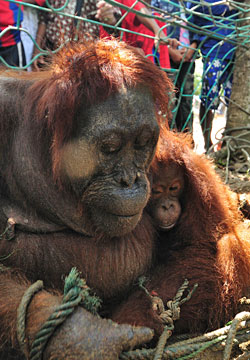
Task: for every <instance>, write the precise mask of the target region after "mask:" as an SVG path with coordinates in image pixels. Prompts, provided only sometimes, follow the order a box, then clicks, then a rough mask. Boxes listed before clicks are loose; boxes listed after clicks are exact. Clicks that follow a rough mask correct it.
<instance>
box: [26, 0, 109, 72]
mask: <svg viewBox="0 0 250 360" xmlns="http://www.w3.org/2000/svg"><path fill="white" fill-rule="evenodd" d="M103 2H104V5H103V6H102V7H101V9H100V11H99V12H98V14H97V6H98V2H96V0H70V1H69V2H68V4H67V5H66V6H65V8H63V9H62V12H64V13H67V14H71V15H77V16H81V17H84V18H88V19H91V20H95V21H98V20H99V19H98V17H99V15H100V16H101V15H102V14H103V12H105V17H112V16H113V13H114V8H113V7H110V6H109V4H107V3H106V2H105V1H103ZM50 5H51V7H53V8H55V9H57V8H61V7H62V6H63V5H65V0H50ZM104 22H105V21H104ZM76 29H77V30H76ZM99 29H100V26H99V24H95V23H90V22H87V21H81V20H79V22H78V21H77V20H76V19H74V18H71V17H67V16H63V15H59V14H57V13H56V12H44V11H40V12H39V23H38V30H37V36H36V42H37V45H38V46H39V47H40V48H42V49H46V50H55V49H56V48H58V47H59V46H60V44H61V43H63V42H64V41H67V40H69V39H71V38H72V34H75V33H76V32H79V34H85V35H86V37H88V36H91V37H96V38H98V37H99ZM39 52H40V51H39V49H38V48H37V47H35V49H34V52H33V57H34V56H35V55H37V54H38V53H39ZM44 64H45V59H44V57H43V56H40V57H38V58H37V59H36V60H35V61H34V63H33V66H32V67H33V69H34V70H39V69H40V67H42V66H43V65H44Z"/></svg>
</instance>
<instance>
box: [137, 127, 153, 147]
mask: <svg viewBox="0 0 250 360" xmlns="http://www.w3.org/2000/svg"><path fill="white" fill-rule="evenodd" d="M152 138H153V134H152V132H151V131H149V130H147V129H145V130H143V131H142V133H141V134H140V135H139V136H137V138H136V139H135V149H137V150H139V149H143V148H144V147H145V146H146V145H147V144H148V143H149V142H150V141H151V139H152Z"/></svg>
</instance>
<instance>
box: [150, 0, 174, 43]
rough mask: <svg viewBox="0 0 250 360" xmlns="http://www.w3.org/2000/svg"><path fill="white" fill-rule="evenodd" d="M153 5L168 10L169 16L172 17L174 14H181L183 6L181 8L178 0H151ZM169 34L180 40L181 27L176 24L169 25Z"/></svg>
mask: <svg viewBox="0 0 250 360" xmlns="http://www.w3.org/2000/svg"><path fill="white" fill-rule="evenodd" d="M151 5H152V6H155V7H157V8H158V9H161V10H164V11H167V12H168V14H169V17H171V15H173V14H178V15H180V11H181V8H180V5H179V1H178V0H172V1H171V2H169V1H166V0H151ZM166 18H168V16H167V15H166ZM167 34H168V37H170V38H174V39H177V40H179V37H180V27H179V26H176V25H173V26H172V25H169V26H167Z"/></svg>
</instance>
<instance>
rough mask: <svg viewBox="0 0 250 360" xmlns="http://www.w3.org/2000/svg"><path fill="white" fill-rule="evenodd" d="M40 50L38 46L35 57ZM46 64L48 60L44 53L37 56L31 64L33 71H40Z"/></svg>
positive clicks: (34, 53)
mask: <svg viewBox="0 0 250 360" xmlns="http://www.w3.org/2000/svg"><path fill="white" fill-rule="evenodd" d="M39 52H40V51H39V50H38V49H37V48H36V49H35V50H34V52H33V56H32V58H34V57H35V56H36V55H37V54H38V53H39ZM45 65H46V61H45V58H44V56H43V55H41V56H39V57H38V58H36V59H35V60H34V61H33V63H32V64H31V68H32V70H33V71H40V70H41V68H42V67H44V66H45Z"/></svg>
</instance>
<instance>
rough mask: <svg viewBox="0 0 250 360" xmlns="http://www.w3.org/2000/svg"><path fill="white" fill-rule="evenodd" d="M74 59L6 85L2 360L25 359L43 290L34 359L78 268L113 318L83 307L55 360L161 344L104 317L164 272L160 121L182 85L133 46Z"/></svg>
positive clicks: (73, 54) (89, 51)
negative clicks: (155, 172)
mask: <svg viewBox="0 0 250 360" xmlns="http://www.w3.org/2000/svg"><path fill="white" fill-rule="evenodd" d="M63 51H64V50H63ZM63 51H62V55H60V54H58V57H57V58H56V60H55V61H54V63H53V62H52V65H51V68H50V69H49V70H48V72H47V71H44V73H41V74H35V73H34V74H23V75H20V76H16V75H15V76H14V77H11V76H10V77H8V76H6V77H1V79H0V94H1V95H0V107H1V114H0V199H1V200H0V204H1V208H0V233H1V234H2V233H4V236H3V237H2V238H1V240H0V259H1V264H0V265H1V267H2V266H4V267H5V268H4V271H1V272H0V328H1V329H5V330H4V331H3V332H1V334H0V359H1V360H2V359H6V358H8V359H10V358H13V359H15V360H17V359H18V360H20V359H22V358H23V355H22V353H21V349H20V345H19V344H18V341H17V333H16V329H17V318H16V314H17V309H18V306H19V304H20V302H21V299H22V297H23V294H24V292H25V291H26V290H27V288H28V287H29V286H30V285H31V284H32V283H33V282H35V281H36V280H38V279H39V280H42V281H43V282H44V290H42V291H39V292H38V293H37V294H36V295H35V296H33V298H32V299H31V302H30V304H29V306H28V310H27V314H26V329H25V334H26V341H27V345H28V350H30V347H31V344H32V341H33V340H34V338H35V335H36V333H37V332H38V331H39V329H40V328H41V326H42V325H43V324H44V322H45V321H46V320H47V318H48V317H49V316H50V315H51V314H52V313H53V311H54V310H55V308H56V307H57V306H58V305H59V304H60V303H61V300H62V295H61V294H62V293H63V287H64V278H65V276H66V275H68V273H69V272H70V270H71V268H72V267H76V268H77V269H78V271H79V272H80V273H81V275H82V277H84V278H85V279H86V282H87V284H88V285H89V286H90V288H91V290H92V291H93V292H94V293H95V294H96V295H97V296H99V297H101V299H102V308H101V310H100V315H101V316H102V318H101V317H97V316H93V315H92V314H90V313H88V312H87V311H86V310H85V309H83V308H80V307H79V308H77V309H76V310H75V311H74V313H73V314H72V315H71V316H69V317H68V318H67V319H66V320H65V322H64V323H63V324H62V325H61V326H60V327H58V329H56V331H55V333H54V334H53V336H52V337H51V338H50V340H49V342H48V344H47V347H46V351H45V353H44V355H43V358H44V359H55V358H64V359H91V358H93V359H111V360H113V359H117V358H118V357H119V354H120V353H121V352H122V351H123V350H126V349H128V348H133V347H137V346H141V345H142V344H144V343H145V342H148V341H150V339H151V338H152V336H153V332H152V330H149V329H146V328H134V327H133V326H130V325H126V326H120V325H117V324H114V323H113V322H111V321H108V320H106V319H104V318H103V317H107V318H110V313H111V310H112V309H113V307H114V305H115V304H117V303H119V302H121V301H122V299H125V298H127V297H128V296H129V295H130V294H131V293H132V292H133V291H134V289H135V288H136V287H137V285H136V284H137V281H138V277H140V276H141V275H146V274H148V272H149V271H150V270H151V267H152V265H153V261H154V255H155V250H156V249H155V233H154V227H153V224H152V221H151V219H150V217H149V215H148V214H147V213H146V212H145V211H144V208H145V206H146V204H147V201H148V199H149V195H150V184H149V181H148V176H147V172H148V169H149V166H150V163H151V160H152V158H153V156H154V152H155V147H156V143H157V140H158V135H159V126H158V121H157V120H156V113H157V112H158V111H159V110H160V109H162V110H164V108H165V109H166V107H167V95H165V94H167V90H168V89H169V90H170V88H171V85H170V84H168V81H167V78H166V77H165V75H164V73H162V72H161V71H160V70H159V69H157V67H155V66H154V65H153V64H152V63H151V62H149V61H148V60H146V59H145V58H143V57H142V56H141V55H139V54H138V53H137V52H136V50H133V48H131V47H129V46H127V45H126V44H122V43H118V42H115V41H114V42H112V41H111V42H109V44H108V45H106V43H105V42H102V41H99V42H95V43H93V44H89V43H88V45H86V44H85V45H84V44H83V45H82V44H79V45H78V44H76V45H69V47H68V50H65V51H64V52H63ZM89 94H92V95H91V96H90V95H89ZM159 94H160V95H159ZM162 104H163V105H162ZM10 218H11V223H12V224H14V225H13V226H12V228H11V230H10V231H6V232H5V228H6V223H7V221H8V219H10ZM51 289H52V290H51Z"/></svg>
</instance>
